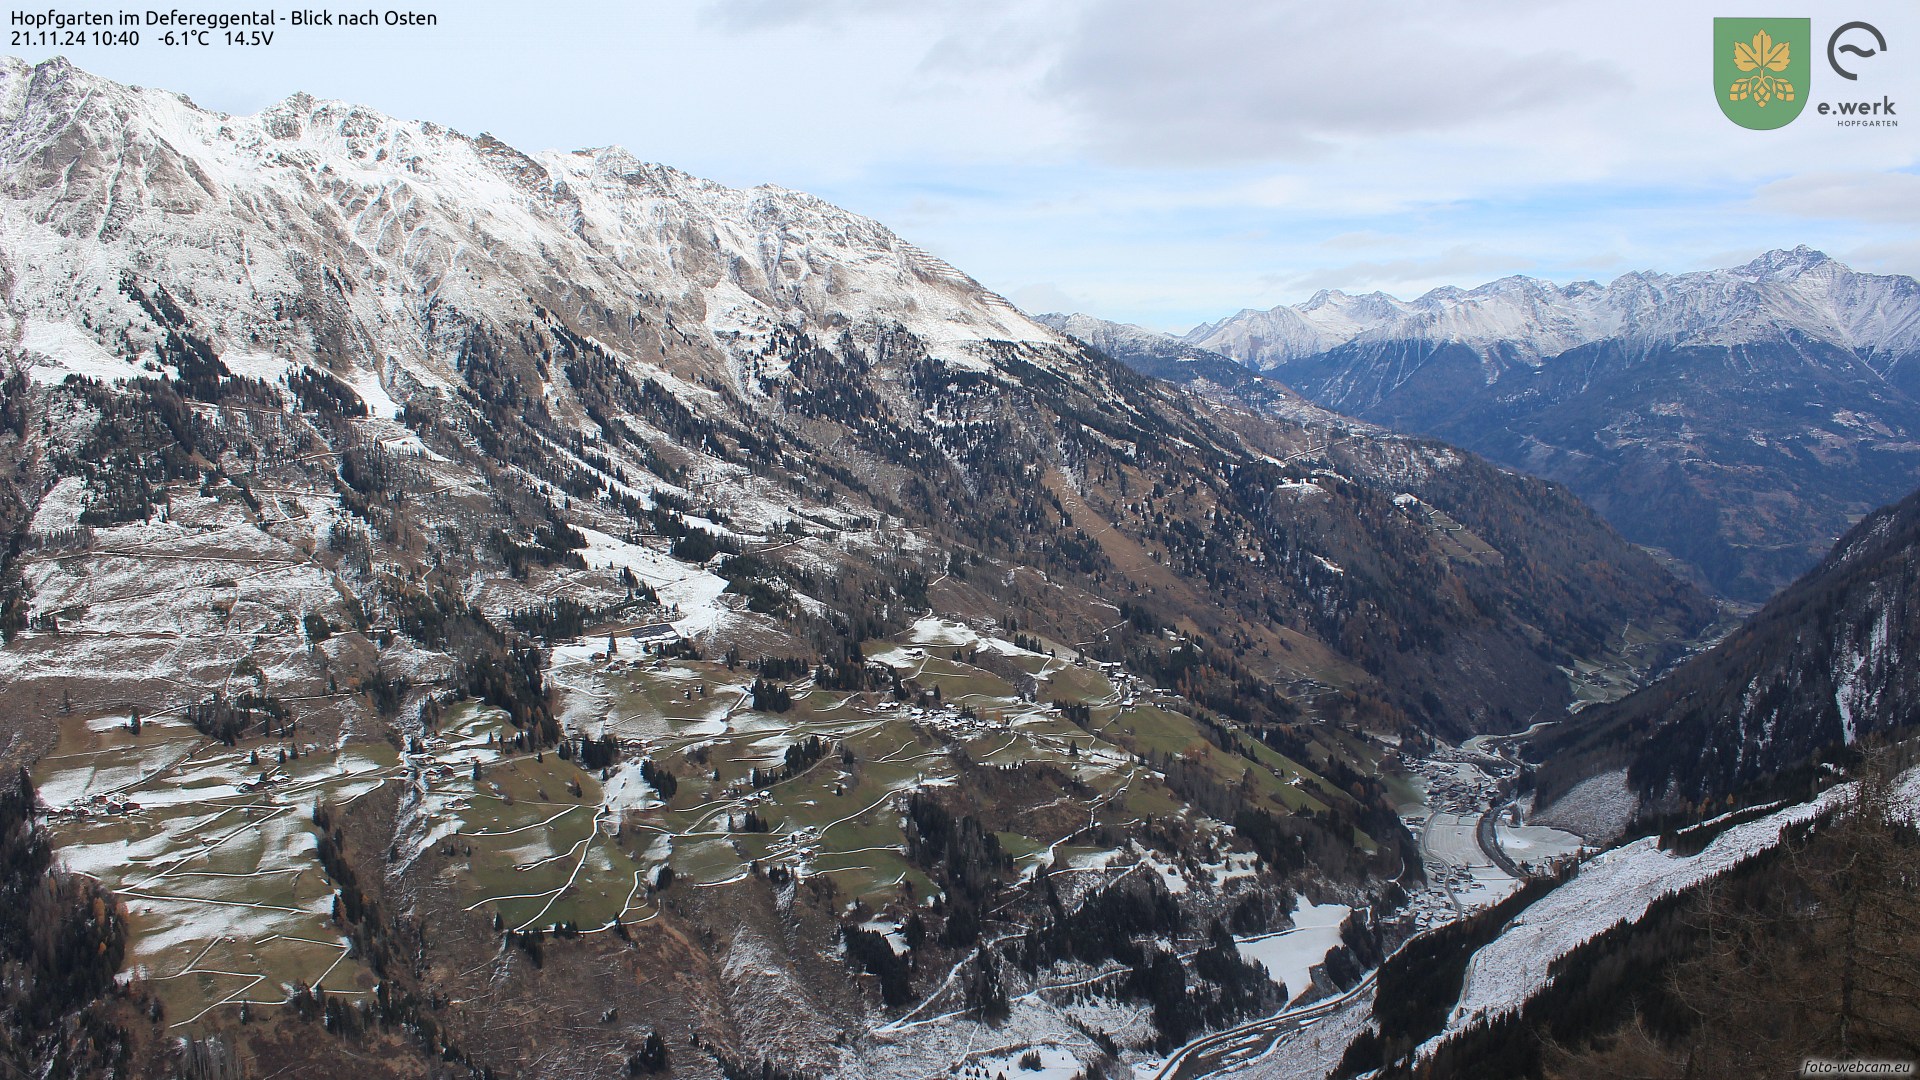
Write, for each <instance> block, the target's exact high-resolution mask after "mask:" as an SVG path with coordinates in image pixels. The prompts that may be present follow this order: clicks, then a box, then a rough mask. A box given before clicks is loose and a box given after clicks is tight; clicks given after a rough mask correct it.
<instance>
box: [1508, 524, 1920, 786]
mask: <svg viewBox="0 0 1920 1080" xmlns="http://www.w3.org/2000/svg"><path fill="white" fill-rule="evenodd" d="M1915 656H1920V493H1915V494H1914V495H1910V496H1908V497H1907V498H1906V499H1904V500H1902V501H1901V502H1899V503H1897V504H1895V505H1893V506H1889V507H1886V508H1884V509H1881V510H1878V511H1876V512H1874V513H1873V514H1870V515H1868V516H1867V518H1866V519H1864V520H1863V521H1861V522H1860V523H1859V524H1858V525H1856V526H1855V527H1854V528H1853V529H1852V530H1851V531H1849V532H1848V533H1847V535H1846V536H1845V537H1843V538H1842V539H1841V540H1840V542H1839V543H1838V544H1837V545H1835V546H1834V548H1833V550H1832V552H1831V553H1830V554H1828V556H1827V557H1826V559H1825V560H1824V561H1823V562H1822V563H1821V564H1820V565H1819V566H1818V567H1816V568H1815V569H1814V570H1813V571H1811V572H1809V573H1808V574H1807V575H1806V576H1805V577H1803V578H1801V579H1800V580H1799V581H1797V582H1795V583H1794V584H1793V585H1791V586H1789V587H1788V588H1787V589H1786V590H1785V591H1783V592H1782V593H1781V594H1780V595H1779V596H1778V597H1776V598H1775V599H1774V600H1773V601H1772V602H1770V603H1768V604H1767V605H1766V606H1765V607H1764V608H1762V609H1761V610H1760V612H1759V613H1758V614H1756V615H1754V616H1753V617H1752V618H1750V619H1748V620H1747V622H1746V624H1745V625H1743V626H1742V627H1741V628H1740V629H1739V630H1737V631H1735V632H1734V633H1733V634H1732V635H1731V636H1729V637H1728V638H1727V639H1726V640H1724V641H1722V642H1721V643H1719V644H1718V645H1716V646H1714V647H1713V648H1712V649H1710V650H1708V651H1707V652H1705V653H1703V654H1702V655H1700V656H1697V657H1694V658H1693V659H1691V660H1689V661H1688V662H1687V663H1685V664H1683V665H1681V666H1680V667H1679V668H1678V669H1676V670H1675V671H1673V672H1672V673H1671V674H1669V675H1668V676H1667V677H1665V678H1663V679H1661V680H1660V681H1659V682H1657V683H1655V684H1653V685H1652V686H1650V687H1647V688H1646V689H1644V690H1641V691H1639V692H1638V693H1635V694H1633V695H1630V696H1628V697H1626V698H1624V699H1622V700H1620V701H1617V702H1614V703H1612V704H1609V705H1604V706H1599V707H1596V708H1594V709H1592V710H1589V711H1587V712H1583V713H1582V714H1580V716H1579V718H1578V722H1576V723H1569V724H1566V725H1563V726H1562V729H1561V730H1555V731H1553V732H1552V733H1550V734H1548V735H1547V736H1546V737H1544V738H1542V739H1540V740H1537V741H1536V742H1535V744H1534V745H1533V747H1532V749H1531V750H1530V751H1529V753H1530V754H1531V755H1533V756H1535V757H1536V758H1537V759H1538V760H1540V761H1541V762H1542V764H1541V767H1540V770H1539V785H1540V799H1541V802H1542V803H1543V804H1545V803H1547V802H1550V801H1552V800H1553V799H1554V798H1557V797H1558V796H1559V795H1560V794H1561V793H1563V792H1565V791H1566V790H1567V789H1568V788H1569V787H1571V786H1572V785H1573V784H1574V783H1576V782H1578V781H1579V780H1580V779H1581V778H1584V777H1586V776H1591V775H1593V774H1595V773H1597V772H1602V771H1605V770H1607V769H1611V768H1618V767H1623V766H1624V767H1625V768H1626V770H1627V778H1628V782H1629V783H1630V784H1631V785H1632V787H1633V789H1634V790H1635V791H1636V792H1637V793H1638V794H1639V795H1640V796H1641V798H1642V799H1643V800H1644V802H1645V804H1646V805H1647V807H1648V808H1649V810H1650V811H1651V810H1661V809H1682V810H1684V809H1685V808H1687V807H1693V808H1696V809H1700V810H1704V809H1706V808H1708V807H1710V806H1712V805H1713V804H1714V803H1715V802H1716V801H1718V800H1723V799H1725V798H1726V797H1727V796H1729V795H1733V794H1735V793H1738V792H1742V791H1747V790H1749V789H1755V788H1760V787H1764V786H1766V785H1768V784H1769V783H1773V784H1775V785H1776V786H1778V785H1779V784H1780V783H1782V782H1785V783H1786V785H1787V786H1785V787H1783V788H1782V789H1781V791H1780V794H1782V795H1787V796H1792V795H1796V794H1799V793H1803V792H1804V789H1805V783H1804V779H1800V780H1795V777H1796V776H1799V775H1800V772H1801V770H1804V769H1806V768H1807V767H1809V766H1810V764H1811V763H1812V762H1813V761H1814V760H1815V759H1816V758H1817V757H1820V756H1822V755H1831V754H1833V753H1835V752H1837V751H1838V750H1840V749H1841V748H1844V747H1846V746H1848V745H1850V744H1853V743H1857V742H1861V741H1865V740H1871V739H1874V738H1876V737H1880V736H1884V735H1887V734H1889V733H1897V732H1898V731H1900V730H1901V729H1903V728H1906V727H1908V726H1909V725H1912V724H1913V723H1914V722H1915V721H1916V719H1920V665H1916V664H1915V663H1913V658H1914V657H1915ZM1796 785H1797V786H1796Z"/></svg>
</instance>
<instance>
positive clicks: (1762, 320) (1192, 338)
mask: <svg viewBox="0 0 1920 1080" xmlns="http://www.w3.org/2000/svg"><path fill="white" fill-rule="evenodd" d="M1185 340H1186V341H1187V342H1188V343H1189V344H1191V345H1193V346H1195V347H1199V348H1205V349H1211V350H1216V351H1218V352H1221V353H1225V354H1226V355H1228V356H1231V357H1234V358H1235V359H1237V360H1240V361H1242V362H1243V363H1246V364H1248V365H1249V366H1251V367H1252V368H1254V369H1255V370H1256V371H1259V372H1261V373H1263V374H1267V375H1270V376H1272V377H1274V378H1277V379H1280V380H1282V381H1284V382H1286V383H1287V384H1288V385H1290V386H1292V387H1293V388H1294V389H1296V390H1298V391H1299V392H1300V393H1302V394H1304V395H1305V396H1306V397H1307V398H1309V399H1310V400H1312V401H1314V402H1315V403H1317V404H1319V405H1322V406H1325V407H1327V408H1330V409H1334V410H1337V411H1340V412H1344V413H1348V414H1351V415H1353V416H1356V417H1359V418H1361V419H1363V420H1368V421H1371V422H1373V423H1376V424H1381V425H1384V426H1386V427H1389V428H1393V429H1396V430H1401V431H1412V432H1419V433H1421V434H1425V435H1431V436H1435V437H1438V438H1442V439H1446V440H1448V441H1450V442H1453V443H1456V444H1458V445H1460V446H1463V447H1466V448H1468V449H1470V450H1473V451H1475V452H1478V453H1482V454H1485V455H1487V456H1488V457H1489V458H1492V459H1493V460H1495V461H1498V462H1501V463H1503V464H1506V465H1509V466H1512V467H1515V468H1520V469H1525V470H1526V471H1528V472H1531V473H1533V474H1535V475H1538V476H1544V477H1547V478H1549V479H1553V480H1557V481H1559V482H1562V483H1564V484H1566V485H1567V486H1568V487H1569V488H1571V489H1572V490H1573V491H1574V493H1575V494H1577V495H1579V496H1580V497H1581V498H1582V499H1583V500H1585V501H1586V502H1588V503H1589V504H1590V505H1592V506H1593V507H1594V508H1595V509H1597V510H1599V511H1600V513H1601V514H1602V515H1603V516H1604V517H1606V519H1607V520H1608V521H1609V522H1611V523H1612V524H1613V525H1614V526H1615V527H1616V528H1618V529H1619V530H1620V531H1621V532H1622V533H1623V534H1625V535H1626V536H1627V537H1628V538H1629V539H1631V540H1633V541H1635V542H1637V543H1641V544H1645V545H1648V546H1651V547H1655V548H1659V549H1663V550H1664V551H1665V552H1667V553H1668V554H1669V555H1671V556H1672V557H1673V558H1674V559H1675V560H1677V564H1678V565H1680V566H1682V567H1684V568H1686V571H1687V572H1688V573H1690V574H1692V575H1694V576H1695V578H1696V580H1698V581H1701V582H1703V583H1705V584H1707V585H1709V586H1710V587H1711V588H1712V589H1714V590H1715V591H1716V592H1718V593H1720V594H1721V595H1723V596H1726V597H1729V598H1732V599H1735V600H1740V601H1745V602H1751V603H1758V602H1761V601H1764V600H1765V599H1766V598H1767V597H1768V596H1770V595H1772V593H1773V592H1774V591H1776V590H1777V589H1779V588H1780V587H1782V586H1784V585H1785V584H1786V583H1787V582H1789V581H1791V580H1792V579H1793V578H1794V577H1796V576H1797V575H1799V574H1800V573H1802V572H1804V571H1805V570H1806V569H1808V568H1809V567H1811V566H1812V565H1813V564H1814V563H1815V562H1817V561H1818V560H1819V558H1820V555H1821V554H1822V553H1823V552H1825V551H1826V549H1827V548H1828V546H1830V545H1831V544H1832V542H1833V540H1834V539H1835V538H1836V537H1837V536H1839V535H1840V534H1841V533H1842V532H1844V531H1845V530H1846V529H1847V527H1848V526H1849V525H1851V524H1852V523H1853V522H1854V521H1855V520H1858V518H1859V517H1860V516H1861V515H1863V514H1865V513H1866V512H1867V511H1869V510H1871V509H1872V508H1874V507H1876V506H1879V505H1882V504H1884V503H1887V502H1890V501H1892V500H1894V499H1897V498H1899V497H1900V496H1902V495H1904V494H1905V493H1906V492H1907V491H1909V490H1911V489H1912V488H1913V486H1914V485H1915V483H1916V482H1920V441H1917V440H1916V435H1917V434H1920V359H1917V357H1920V283H1916V282H1915V281H1913V280H1912V279H1911V278H1905V277H1892V276H1879V275H1872V274H1862V273H1856V272H1854V271H1852V270H1850V269H1848V268H1847V267H1846V266H1844V265H1842V264H1840V263H1838V262H1836V261H1834V260H1833V259H1830V258H1828V257H1827V256H1825V255H1823V254H1821V253H1820V252H1817V251H1813V250H1810V249H1807V248H1799V249H1796V250H1793V251H1774V252H1769V253H1767V254H1765V255H1762V256H1761V257H1759V258H1757V259H1755V260H1754V261H1752V262H1750V263H1748V264H1746V265H1745V266H1740V267H1734V268H1731V269H1726V270H1714V271H1706V272H1700V273H1691V274H1677V275H1670V274H1658V273H1635V274H1628V275H1626V276H1624V277H1621V278H1618V279H1616V280H1614V281H1613V282H1611V283H1610V284H1607V285H1604V286H1603V285H1600V284H1597V283H1594V282H1579V283H1575V284H1572V285H1567V286H1557V285H1553V284H1551V283H1548V282H1542V281H1537V280H1533V279H1530V278H1522V277H1512V278H1505V279H1502V280H1500V281H1496V282H1492V283H1490V284H1487V285H1483V286H1481V287H1479V288H1476V289H1472V290H1463V289H1457V288H1446V289H1436V290H1434V291H1432V292H1430V293H1427V294H1426V295H1424V296H1421V297H1419V298H1417V299H1415V300H1411V301H1402V300H1398V299H1395V298H1393V297H1390V296H1386V295H1383V294H1379V293H1374V294H1370V295H1366V296H1349V295H1346V294H1343V293H1338V292H1322V293H1320V294H1318V295H1316V296H1315V297H1314V298H1313V299H1311V300H1310V301H1308V302H1307V303H1305V304H1300V305H1296V306H1291V307H1279V308H1275V309H1273V310H1271V311H1244V312H1241V313H1239V314H1238V315H1235V316H1232V317H1230V318H1228V319H1224V320H1221V321H1220V322H1217V323H1212V324H1207V325H1203V326H1200V327H1197V328H1195V329H1194V330H1193V331H1192V332H1191V333H1190V334H1189V335H1187V337H1186V339H1185Z"/></svg>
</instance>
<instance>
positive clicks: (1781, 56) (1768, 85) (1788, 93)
mask: <svg viewBox="0 0 1920 1080" xmlns="http://www.w3.org/2000/svg"><path fill="white" fill-rule="evenodd" d="M1790 54H1791V48H1790V47H1789V43H1788V42H1785V41H1780V42H1776V41H1774V40H1773V35H1771V34H1769V33H1767V32H1766V31H1765V30H1762V31H1760V32H1759V33H1757V34H1755V35H1753V40H1752V41H1751V42H1746V41H1736V42H1734V43H1733V66H1734V67H1737V68H1739V69H1740V70H1741V71H1751V72H1753V74H1751V75H1748V76H1747V77H1746V78H1744V79H1735V80H1733V85H1731V86H1729V87H1728V88H1727V100H1728V101H1747V100H1749V99H1751V100H1752V101H1753V103H1754V104H1755V105H1757V106H1759V107H1760V108H1762V109H1764V108H1766V107H1767V102H1769V101H1772V100H1774V99H1776V98H1778V99H1779V100H1781V101H1792V100H1793V95H1794V89H1793V84H1792V83H1790V82H1788V81H1787V80H1785V79H1783V78H1781V77H1779V76H1778V75H1775V74H1773V72H1777V71H1785V70H1787V59H1788V57H1789V55H1790Z"/></svg>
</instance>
